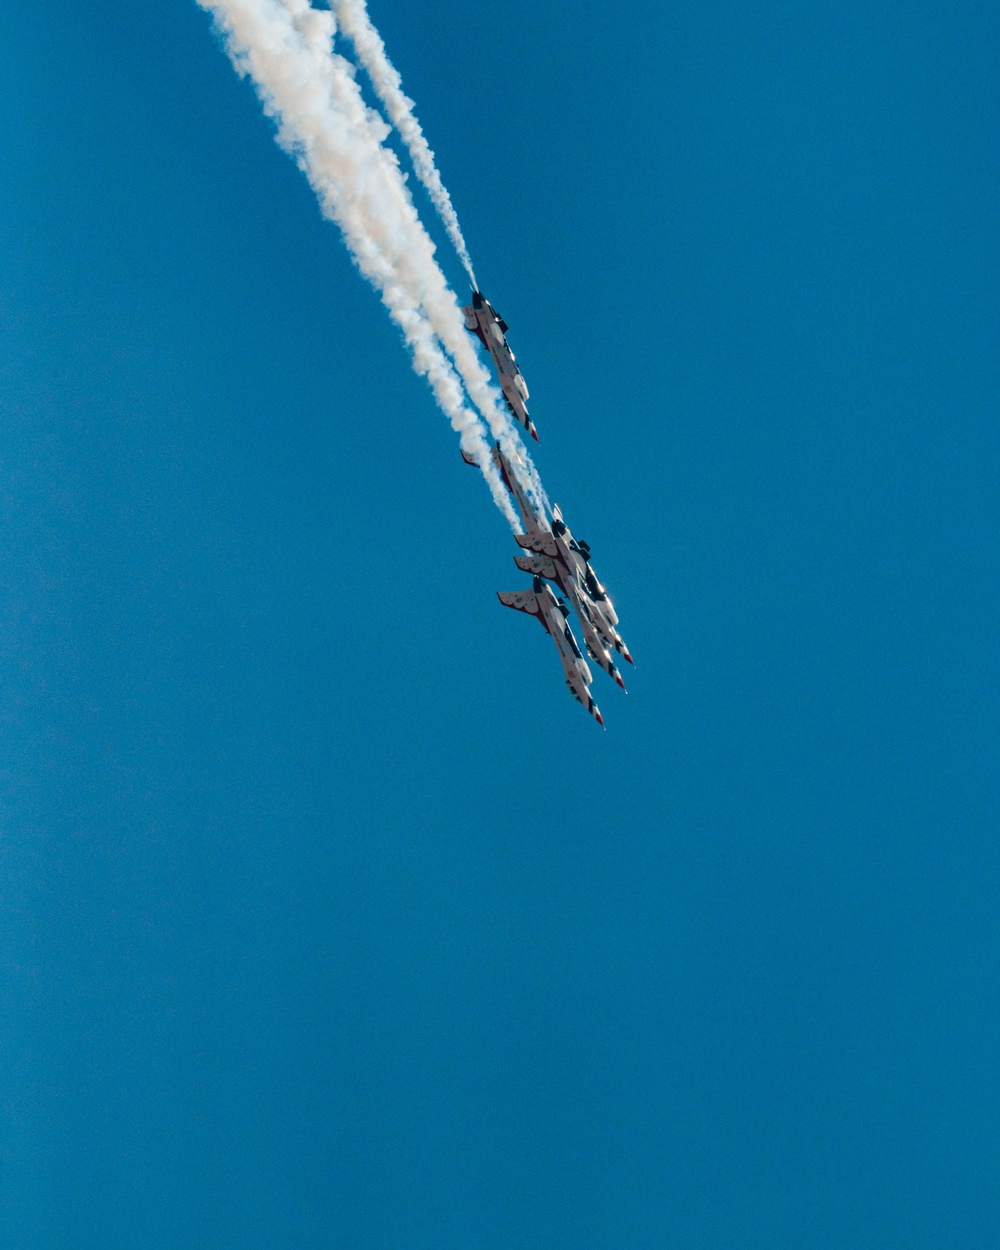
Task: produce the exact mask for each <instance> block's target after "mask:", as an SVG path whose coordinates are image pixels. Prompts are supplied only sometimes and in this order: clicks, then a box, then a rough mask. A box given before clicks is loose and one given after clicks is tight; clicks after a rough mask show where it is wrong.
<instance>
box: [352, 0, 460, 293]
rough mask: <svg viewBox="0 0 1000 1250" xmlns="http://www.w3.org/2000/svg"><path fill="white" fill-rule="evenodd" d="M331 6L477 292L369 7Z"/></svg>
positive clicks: (430, 157) (358, 2)
mask: <svg viewBox="0 0 1000 1250" xmlns="http://www.w3.org/2000/svg"><path fill="white" fill-rule="evenodd" d="M330 3H331V7H332V8H333V10H334V11H335V12H336V14H337V21H338V23H339V25H340V29H341V30H342V31H343V32H344V34H345V35H347V36H348V38H350V40H351V41H352V43H353V44H354V47H355V49H356V51H357V54H358V60H359V61H360V62H361V64H362V66H363V67H364V70H365V73H367V75H368V77H369V79H370V80H371V84H372V86H373V87H374V88H375V93H376V95H377V96H378V98H379V99H380V100H381V101H382V104H383V106H384V107H385V110H386V112H387V113H388V114H389V118H390V120H391V121H392V124H393V125H394V126H395V127H396V129H397V130H398V131H399V133H400V135H401V136H402V139H403V142H404V143H405V144H406V146H407V149H408V150H409V153H410V159H411V160H412V161H413V168H414V169H415V170H416V174H417V177H418V178H419V179H420V181H421V182H422V183H423V185H424V187H425V189H426V191H427V194H428V195H429V196H430V198H431V202H432V203H433V205H434V207H435V208H436V209H437V211H438V213H439V214H440V217H441V220H442V221H443V222H444V226H445V229H446V230H447V231H448V237H449V238H450V239H451V241H452V243H453V244H454V246H455V251H456V252H457V253H458V257H459V260H461V262H462V264H463V265H464V266H465V269H466V271H467V273H468V275H469V278H470V279H471V280H472V286H473V289H474V290H478V289H479V287H478V284H477V283H476V275H475V273H474V272H473V269H472V260H471V259H470V257H469V250H468V248H467V247H466V245H465V239H464V238H463V236H462V229H461V227H460V226H459V224H458V214H457V213H456V212H455V208H454V205H453V204H452V202H451V196H450V195H449V194H448V190H447V188H446V187H445V185H444V183H443V182H442V181H441V175H440V174H439V173H438V170H437V166H436V165H435V163H434V153H433V152H432V151H431V149H430V145H429V144H428V142H427V140H426V138H425V137H424V132H423V130H422V129H421V126H420V123H419V122H418V121H417V118H416V114H415V113H414V108H415V105H414V103H413V101H412V100H411V99H410V98H409V97H408V96H407V95H405V94H404V93H403V80H402V79H401V78H400V76H399V71H398V70H397V69H396V67H395V66H394V65H393V64H392V62H391V61H390V60H389V57H388V55H387V53H386V50H385V44H384V43H383V42H382V36H381V35H380V34H379V33H378V31H377V30H376V29H375V27H374V26H373V25H372V20H371V18H370V17H369V16H368V6H367V4H366V3H365V0H330Z"/></svg>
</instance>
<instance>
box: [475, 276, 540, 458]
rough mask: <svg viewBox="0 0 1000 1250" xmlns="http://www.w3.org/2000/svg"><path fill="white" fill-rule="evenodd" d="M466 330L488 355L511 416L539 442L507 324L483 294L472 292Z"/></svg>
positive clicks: (526, 390) (525, 387)
mask: <svg viewBox="0 0 1000 1250" xmlns="http://www.w3.org/2000/svg"><path fill="white" fill-rule="evenodd" d="M462 312H463V313H464V314H465V328H466V329H467V330H471V331H472V333H473V334H474V335H476V337H477V338H478V339H479V341H480V342H481V343H482V345H483V346H484V347H485V348H486V350H487V351H488V352H489V354H490V356H491V357H492V359H493V363H494V365H495V366H496V371H497V374H498V376H499V379H500V389H501V390H502V391H503V397H504V400H505V401H506V403H507V407H508V409H509V410H510V414H511V416H512V417H514V419H515V420H516V421H520V423H521V424H522V425H523V426H524V428H525V429H526V430H527V431H528V433H529V434H530V435H531V437H532V438H533V439H534V440H535V441H536V442H537V441H538V431H537V430H536V429H535V426H534V422H533V421H532V420H531V418H530V417H529V416H528V408H527V400H528V388H527V386H526V384H525V381H524V377H523V375H522V373H521V370H520V369H519V368H518V367H517V361H516V360H515V358H514V353H513V352H512V351H511V350H510V347H509V346H508V344H507V322H506V321H504V319H503V318H502V317H500V316H499V315H498V314H497V311H496V309H495V308H494V307H493V305H492V304H491V303H490V302H489V301H488V300H487V299H485V298H484V297H483V293H482V291H473V292H472V303H471V304H468V305H467V306H466V307H465V308H463V309H462Z"/></svg>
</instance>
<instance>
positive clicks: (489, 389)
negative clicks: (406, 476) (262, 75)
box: [199, 0, 551, 516]
mask: <svg viewBox="0 0 1000 1250" xmlns="http://www.w3.org/2000/svg"><path fill="white" fill-rule="evenodd" d="M214 2H215V3H220V2H221V0H214ZM199 3H204V0H199ZM284 4H285V5H286V7H287V8H288V9H289V11H290V12H291V13H292V15H293V21H295V22H296V24H297V25H298V26H299V27H301V28H302V29H303V31H308V32H309V34H308V37H309V43H310V50H311V52H312V53H313V55H314V57H315V58H316V70H317V73H318V74H319V75H320V76H321V77H322V78H323V79H325V80H326V81H327V82H328V83H329V85H330V90H331V97H332V99H333V100H334V101H335V103H336V106H337V107H338V108H339V109H341V110H343V112H344V114H345V116H346V117H348V118H349V119H350V120H351V123H352V124H353V125H354V126H356V127H357V128H358V129H361V130H367V131H368V133H369V139H370V141H371V143H372V144H373V145H374V146H375V147H377V148H378V149H379V152H380V153H381V155H382V156H384V157H385V158H387V160H388V161H389V162H390V172H391V173H392V174H393V175H394V179H393V180H392V190H393V192H394V193H395V199H394V207H395V208H396V209H397V210H399V211H400V212H402V213H403V214H404V216H405V218H406V224H407V227H408V228H407V231H406V234H405V242H406V246H405V247H403V248H402V249H401V250H398V251H397V252H396V253H395V255H394V257H393V259H394V262H395V265H396V272H397V274H398V275H399V277H400V279H401V280H402V281H403V282H404V283H405V284H406V285H407V288H408V289H409V290H410V291H411V293H412V294H413V297H414V299H415V301H416V302H418V303H419V304H421V305H422V307H423V310H424V312H425V313H426V314H427V317H428V319H429V320H430V322H431V325H432V326H433V327H434V331H435V333H436V334H437V335H438V338H439V339H440V340H441V342H442V343H443V344H444V346H445V348H446V350H447V351H448V353H449V355H450V356H451V358H452V360H453V361H454V362H455V367H456V369H457V370H458V373H459V375H460V376H461V379H462V382H463V383H464V385H465V388H466V390H467V391H468V393H469V395H470V397H471V399H472V401H473V403H474V404H475V405H476V407H477V408H478V409H479V411H480V413H481V414H482V416H483V417H484V419H485V420H486V423H487V424H488V426H489V428H490V433H491V434H492V436H493V438H494V439H495V440H496V441H497V442H499V443H500V445H501V447H502V448H503V449H504V451H505V452H506V453H507V455H508V458H509V459H510V460H511V461H512V462H513V463H514V464H515V466H516V472H517V475H518V479H519V481H520V482H521V484H522V486H523V487H524V488H525V490H526V491H527V493H528V495H529V497H530V498H531V499H532V500H533V501H534V502H535V504H536V506H537V508H538V510H539V512H540V513H541V515H543V516H545V515H546V512H547V510H548V511H550V510H551V505H550V503H549V500H548V496H547V495H546V493H545V489H544V487H543V486H542V482H541V479H540V477H539V476H538V470H537V469H536V468H535V465H534V462H533V461H532V459H531V457H530V455H529V454H528V452H527V449H526V448H525V447H524V444H523V443H522V441H521V437H520V434H519V433H518V432H517V426H516V425H515V424H514V422H513V420H512V419H511V418H510V417H509V416H508V415H507V412H506V410H505V409H504V408H503V407H502V405H501V404H500V402H499V395H498V394H497V391H496V389H495V388H494V386H493V382H492V377H491V375H490V374H489V373H488V372H487V371H486V369H485V368H484V367H483V365H482V363H481V361H480V358H479V354H478V352H477V350H476V348H475V346H474V345H473V340H472V338H471V336H470V335H469V334H468V333H467V332H466V329H465V320H464V318H463V316H462V313H461V310H460V309H459V307H458V303H457V301H456V299H455V295H454V293H453V292H452V290H451V288H450V287H449V286H448V283H447V281H446V280H445V277H444V274H443V273H442V272H441V269H440V266H439V265H438V264H437V262H436V261H435V259H434V251H435V248H434V244H433V243H432V242H431V240H430V238H429V236H428V235H427V232H426V231H425V230H424V228H423V225H422V224H421V222H420V219H419V217H418V215H417V212H416V209H415V208H414V205H413V201H412V199H411V198H410V196H409V193H408V192H407V190H406V186H405V181H404V180H403V178H402V175H401V174H400V171H399V165H398V162H397V161H396V158H395V155H394V153H392V152H391V151H389V150H388V149H386V148H385V147H383V146H382V144H383V140H384V139H385V138H386V134H387V131H386V130H385V128H384V126H383V124H382V121H381V118H379V117H378V114H376V113H374V112H373V111H372V110H371V109H369V108H367V107H366V105H365V103H364V99H363V97H362V95H361V91H360V89H359V87H358V84H357V81H356V79H355V76H354V67H353V66H352V65H351V64H350V63H349V62H348V61H346V60H345V59H344V58H343V57H342V56H339V55H338V54H337V53H335V52H334V51H333V47H332V33H333V30H332V27H329V26H328V25H327V24H326V21H323V22H320V21H318V20H317V19H320V18H322V19H327V20H328V19H329V17H330V14H329V12H328V11H327V10H321V11H318V10H315V9H313V8H312V7H311V5H310V3H309V0H284ZM376 34H377V32H376ZM385 207H389V208H390V209H391V208H392V207H393V206H392V205H386V204H383V203H381V202H380V203H379V204H378V205H377V206H376V208H377V210H379V211H381V210H382V209H383V208H385ZM512 452H513V453H514V454H513V455H512V454H511V453H512Z"/></svg>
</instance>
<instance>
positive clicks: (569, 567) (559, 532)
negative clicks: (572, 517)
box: [514, 507, 635, 684]
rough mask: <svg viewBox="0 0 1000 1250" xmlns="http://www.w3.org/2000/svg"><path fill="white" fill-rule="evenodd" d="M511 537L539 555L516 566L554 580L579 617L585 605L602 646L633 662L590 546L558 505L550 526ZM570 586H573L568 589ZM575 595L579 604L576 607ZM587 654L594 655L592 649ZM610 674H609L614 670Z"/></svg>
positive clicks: (582, 616) (582, 615) (595, 656)
mask: <svg viewBox="0 0 1000 1250" xmlns="http://www.w3.org/2000/svg"><path fill="white" fill-rule="evenodd" d="M514 538H515V540H516V541H517V543H518V544H519V545H520V546H521V547H523V548H524V549H525V550H526V551H530V552H533V553H534V554H535V555H536V556H540V557H542V563H541V564H540V565H539V566H538V567H532V568H531V569H530V570H528V569H527V566H526V565H524V564H520V567H521V568H524V569H525V570H526V571H530V572H532V573H536V574H538V576H541V577H546V578H548V579H549V580H550V581H554V582H556V583H557V585H558V586H559V588H560V589H561V590H562V592H563V594H564V595H566V596H567V597H568V598H569V599H571V600H572V602H573V606H574V607H576V608H577V613H578V615H579V616H580V619H581V621H582V620H583V618H584V611H583V610H581V609H585V610H586V612H587V614H589V617H590V622H591V624H592V625H593V627H594V629H595V630H596V632H597V633H598V634H599V635H600V638H601V639H602V640H603V642H604V643H605V644H606V646H607V647H613V648H614V650H615V651H617V652H618V653H619V654H620V655H623V656H624V657H625V659H626V660H628V662H629V663H630V664H634V663H635V661H634V660H633V659H632V656H631V653H630V652H629V649H628V647H626V645H625V640H624V638H622V636H621V634H620V633H619V632H618V613H617V612H616V611H615V607H614V604H613V603H612V602H611V599H610V598H609V596H608V592H607V591H606V590H605V589H604V587H603V586H602V585H601V583H600V582H599V581H598V580H597V574H596V573H595V572H594V570H593V569H592V568H591V566H590V547H589V545H588V544H587V543H585V542H583V541H582V540H581V541H579V542H578V541H577V540H576V539H575V538H574V537H573V535H572V533H571V532H570V529H569V526H568V525H567V524H566V522H565V521H564V520H563V517H562V513H561V512H560V511H559V509H558V507H553V509H552V529H551V530H547V529H544V530H543V529H541V528H540V527H539V528H538V529H536V530H535V531H531V532H528V533H525V534H515V535H514ZM516 559H517V557H516V556H515V560H516ZM543 570H544V571H543ZM571 586H572V587H574V588H575V589H573V590H571V589H570V587H571ZM578 598H579V599H580V601H581V607H577V602H576V601H577V599H578ZM595 649H596V648H595ZM591 654H592V655H594V651H593V650H591ZM594 659H596V660H598V663H600V662H601V661H600V659H599V656H597V655H594ZM602 667H606V666H604V665H602ZM607 671H608V672H610V671H611V670H610V669H608V670H607ZM611 675H612V677H613V676H614V673H612V674H611ZM616 680H618V679H616ZM619 684H621V682H620V681H619Z"/></svg>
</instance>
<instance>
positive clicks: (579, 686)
mask: <svg viewBox="0 0 1000 1250" xmlns="http://www.w3.org/2000/svg"><path fill="white" fill-rule="evenodd" d="M497 598H498V599H499V600H500V602H501V603H502V604H503V605H504V607H505V608H513V609H514V610H515V611H516V612H525V613H527V615H528V616H533V617H535V618H536V619H537V620H538V621H540V622H541V624H542V626H543V628H544V629H545V631H546V633H547V634H548V635H549V637H550V638H551V639H552V641H553V642H554V643H555V644H556V650H557V651H558V652H559V659H560V660H561V661H562V666H563V672H564V673H565V674H566V685H567V687H568V688H569V692H570V694H571V695H572V696H573V698H574V699H576V700H578V701H579V702H580V703H582V704H583V706H584V707H585V708H586V709H587V711H588V712H589V713H590V714H591V716H593V718H594V719H595V720H596V721H597V723H598V724H599V725H601V726H603V725H604V718H603V717H602V716H601V711H600V708H599V707H598V706H597V704H596V703H595V702H594V700H593V696H592V695H591V693H590V683H591V682H592V681H593V677H592V676H591V673H590V669H589V668H588V667H587V661H586V660H585V659H584V658H583V655H582V653H581V651H580V647H579V645H578V643H577V641H576V639H575V638H574V637H573V631H572V630H571V629H570V627H569V624H568V623H567V620H566V618H567V616H569V608H568V607H567V606H566V604H565V603H563V602H562V600H561V599H557V598H556V597H555V595H554V594H553V593H552V587H551V586H549V585H547V584H546V583H545V582H543V581H542V579H541V578H540V577H536V578H535V580H534V584H533V587H532V589H531V590H501V591H499V592H498V593H497Z"/></svg>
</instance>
